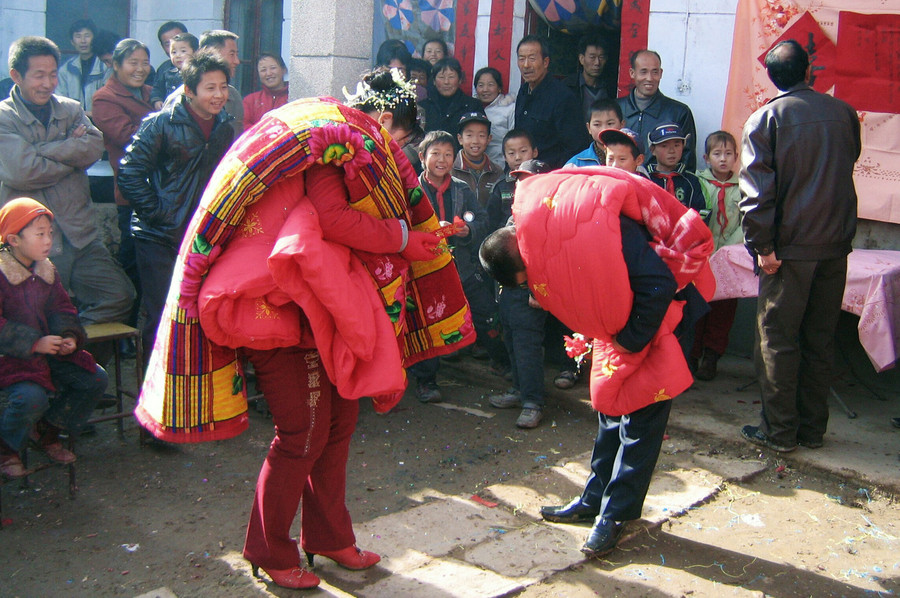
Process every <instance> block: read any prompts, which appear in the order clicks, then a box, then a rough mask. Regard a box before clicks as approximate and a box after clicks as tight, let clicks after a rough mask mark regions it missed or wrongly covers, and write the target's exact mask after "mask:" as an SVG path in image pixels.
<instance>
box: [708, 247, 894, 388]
mask: <svg viewBox="0 0 900 598" xmlns="http://www.w3.org/2000/svg"><path fill="white" fill-rule="evenodd" d="M709 264H710V266H711V267H712V271H713V274H715V276H716V294H715V296H713V300H714V301H715V300H716V299H729V298H732V297H755V296H756V294H757V292H758V281H757V278H756V277H755V276H754V275H753V260H752V259H751V258H750V254H749V253H747V250H746V249H745V248H744V247H743V246H742V245H729V246H727V247H722V248H721V249H719V250H718V251H717V252H716V253H714V254H713V256H712V258H710V260H709ZM841 308H842V309H843V310H844V311H848V312H850V313H853V314H856V315H858V316H859V342H860V344H861V345H862V346H863V348H864V349H865V350H866V354H867V355H868V356H869V359H870V360H871V361H872V365H874V366H875V370H876V371H879V372H883V371H884V370H887V369H890V368H892V367H893V366H894V364H895V362H896V361H897V356H898V354H900V336H898V335H900V251H883V250H875V249H855V250H853V252H852V253H851V254H850V256H849V257H848V259H847V286H846V287H845V288H844V299H843V302H842V305H841Z"/></svg>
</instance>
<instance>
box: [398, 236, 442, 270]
mask: <svg viewBox="0 0 900 598" xmlns="http://www.w3.org/2000/svg"><path fill="white" fill-rule="evenodd" d="M439 242H440V240H439V239H438V238H437V237H436V236H435V235H433V234H431V233H423V232H421V231H417V230H411V231H409V239H408V240H407V242H406V249H404V250H403V251H401V252H400V255H402V256H403V257H404V258H406V259H407V260H409V261H410V262H427V261H429V260H433V259H434V258H435V256H436V255H437V252H436V251H435V250H436V249H437V246H438V243H439Z"/></svg>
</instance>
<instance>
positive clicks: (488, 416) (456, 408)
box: [432, 403, 496, 419]
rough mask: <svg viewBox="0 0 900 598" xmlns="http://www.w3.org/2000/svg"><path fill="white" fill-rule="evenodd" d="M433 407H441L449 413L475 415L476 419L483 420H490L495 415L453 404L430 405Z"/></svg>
mask: <svg viewBox="0 0 900 598" xmlns="http://www.w3.org/2000/svg"><path fill="white" fill-rule="evenodd" d="M432 405H434V406H435V407H441V408H443V409H449V410H450V411H463V412H465V413H468V414H469V415H477V416H478V417H483V418H485V419H491V418H492V417H494V415H496V414H495V413H488V412H487V411H482V410H481V409H472V408H471V407H462V406H460V405H454V404H453V403H432Z"/></svg>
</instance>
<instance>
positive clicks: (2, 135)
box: [0, 36, 134, 362]
mask: <svg viewBox="0 0 900 598" xmlns="http://www.w3.org/2000/svg"><path fill="white" fill-rule="evenodd" d="M58 65H59V48H57V47H56V44H54V43H53V42H52V41H50V40H49V39H47V38H44V37H31V36H29V37H22V38H19V39H17V40H16V41H15V42H13V44H12V46H10V49H9V68H10V71H9V72H10V76H11V77H12V79H13V81H14V82H15V84H16V85H15V87H13V89H12V91H11V92H10V96H9V98H7V99H6V100H3V101H2V102H0V147H2V148H3V151H2V152H0V205H3V204H5V203H6V202H8V201H9V200H10V199H14V198H16V197H31V198H34V199H36V200H37V201H39V202H41V203H42V204H44V205H46V206H47V207H48V208H50V210H52V211H53V214H54V216H55V218H54V219H53V229H54V237H53V250H52V252H51V254H50V258H51V261H52V262H53V264H54V265H55V266H56V269H57V270H58V271H59V276H60V279H61V280H62V283H63V286H64V287H65V288H66V290H67V291H68V292H69V293H70V294H72V295H74V302H75V305H76V306H77V307H78V312H79V316H80V318H81V322H82V324H97V323H101V322H125V321H126V319H127V317H128V314H129V312H130V311H131V306H132V303H133V301H134V287H133V286H132V284H131V281H129V280H128V277H127V276H126V275H125V272H123V271H122V268H121V267H120V266H119V265H118V264H117V263H116V262H115V261H114V260H113V258H112V256H111V255H110V254H109V251H108V250H107V249H106V247H105V246H104V245H103V243H102V242H101V241H100V239H99V237H98V227H97V223H96V220H95V217H94V208H93V205H92V203H91V195H90V188H89V185H88V177H87V173H86V172H85V169H86V168H87V167H88V166H90V165H91V164H93V163H94V162H96V161H97V160H98V159H99V158H100V155H101V154H102V153H103V136H102V135H101V134H100V131H98V130H97V128H96V127H94V125H93V124H91V121H90V120H89V119H88V118H87V116H85V113H84V110H83V109H82V108H81V105H80V104H79V103H78V102H77V101H75V100H71V99H68V98H64V97H61V96H57V95H54V93H53V92H54V91H55V90H56V86H57V81H58V80H57V68H58ZM99 361H100V359H98V362H99Z"/></svg>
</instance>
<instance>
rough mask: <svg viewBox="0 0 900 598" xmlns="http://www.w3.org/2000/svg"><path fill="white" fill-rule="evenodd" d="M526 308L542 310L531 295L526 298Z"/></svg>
mask: <svg viewBox="0 0 900 598" xmlns="http://www.w3.org/2000/svg"><path fill="white" fill-rule="evenodd" d="M528 307H533V308H534V309H544V308H543V307H541V304H540V303H538V300H537V299H535V298H534V297H532V296H531V295H529V296H528Z"/></svg>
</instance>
